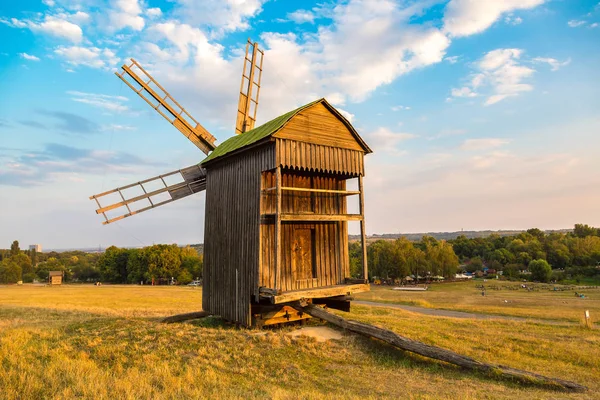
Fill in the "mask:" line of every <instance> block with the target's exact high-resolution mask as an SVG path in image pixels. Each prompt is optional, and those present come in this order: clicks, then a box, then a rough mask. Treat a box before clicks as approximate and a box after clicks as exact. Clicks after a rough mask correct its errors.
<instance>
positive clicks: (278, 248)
mask: <svg viewBox="0 0 600 400" xmlns="http://www.w3.org/2000/svg"><path fill="white" fill-rule="evenodd" d="M275 188H276V200H275V201H276V205H275V283H274V289H275V290H277V280H278V279H280V272H281V166H277V168H276V169H275Z"/></svg>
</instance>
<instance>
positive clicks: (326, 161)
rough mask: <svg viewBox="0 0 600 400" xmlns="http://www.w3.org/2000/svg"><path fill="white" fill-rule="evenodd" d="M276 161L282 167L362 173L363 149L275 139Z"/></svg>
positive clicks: (353, 173) (349, 173)
mask: <svg viewBox="0 0 600 400" xmlns="http://www.w3.org/2000/svg"><path fill="white" fill-rule="evenodd" d="M276 148H277V150H276V153H277V155H276V157H277V158H276V162H277V163H278V164H279V165H281V166H283V167H284V168H296V169H304V170H306V171H319V172H328V173H340V174H347V175H349V176H353V177H356V176H358V175H364V172H365V167H364V155H365V153H364V152H363V151H359V150H351V149H343V148H340V147H329V146H324V145H319V144H315V143H305V142H298V141H295V140H290V139H276Z"/></svg>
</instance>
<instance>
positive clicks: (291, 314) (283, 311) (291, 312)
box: [252, 305, 312, 328]
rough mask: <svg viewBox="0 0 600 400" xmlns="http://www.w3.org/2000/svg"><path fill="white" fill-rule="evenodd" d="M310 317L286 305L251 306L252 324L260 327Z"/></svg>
mask: <svg viewBox="0 0 600 400" xmlns="http://www.w3.org/2000/svg"><path fill="white" fill-rule="evenodd" d="M310 318H312V317H311V316H310V315H308V314H307V313H303V312H302V311H298V310H296V309H295V308H293V307H291V306H288V305H281V306H260V305H253V306H252V326H253V327H255V328H262V327H263V326H269V325H276V324H285V323H287V322H294V321H302V320H306V319H310Z"/></svg>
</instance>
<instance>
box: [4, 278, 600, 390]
mask: <svg viewBox="0 0 600 400" xmlns="http://www.w3.org/2000/svg"><path fill="white" fill-rule="evenodd" d="M442 286H444V285H440V290H439V293H438V294H439V295H440V299H441V298H443V297H444V295H443V293H445V297H446V298H447V300H446V301H447V302H449V303H451V302H452V300H451V298H453V297H454V298H456V299H458V300H457V301H461V300H460V298H461V296H462V295H461V291H460V290H459V289H457V288H456V287H452V286H450V285H448V286H447V291H446V292H444V290H443V288H441V287H442ZM467 290H468V288H467ZM436 291H437V289H436ZM379 292H380V290H379V289H377V290H375V291H374V292H373V295H375V294H377V293H379ZM381 292H383V290H381ZM431 293H434V291H432V292H431ZM381 295H382V296H383V294H381ZM419 295H421V293H420V294H419ZM425 295H428V292H427V293H426V294H425ZM540 299H542V298H541V297H540ZM392 300H394V299H392ZM478 300H480V299H479V298H478ZM427 301H430V300H427ZM543 301H545V299H544V300H542V302H543ZM431 304H434V303H431ZM541 306H544V307H545V305H543V304H542V305H540V307H541ZM200 308H201V290H200V289H192V288H186V287H140V286H102V287H94V286H69V285H67V286H63V287H43V286H39V287H36V286H27V285H25V286H22V287H19V286H0V365H1V368H0V388H1V389H0V398H1V399H5V398H6V399H15V398H20V399H40V398H61V399H70V398H74V397H78V398H90V399H91V398H93V399H108V398H111V399H112V398H118V399H159V398H165V399H180V398H256V397H260V398H275V399H280V398H281V399H287V398H289V399H297V398H307V399H311V398H314V399H322V398H361V399H362V398H413V399H458V398H460V399H480V398H486V399H496V398H499V399H522V398H527V399H549V398H551V399H561V398H565V399H591V398H600V381H599V379H598V376H600V358H599V357H598V354H600V331H598V330H590V329H586V328H584V327H582V326H579V325H576V324H574V325H572V326H554V325H547V324H541V323H523V322H514V321H500V320H462V319H452V318H442V317H433V316H424V315H417V314H413V313H410V312H406V311H403V310H392V309H387V308H379V307H366V306H353V311H352V312H351V313H350V314H346V313H341V312H340V315H344V316H346V317H348V318H352V319H357V320H361V321H364V322H368V323H373V324H377V325H380V326H385V327H387V328H390V329H393V330H394V331H396V332H398V333H400V334H403V335H405V336H408V337H410V338H413V339H418V340H422V341H424V342H426V343H430V344H435V345H438V346H442V347H446V348H448V349H451V350H454V351H458V352H461V353H464V354H466V355H469V356H472V357H476V358H478V359H481V360H485V361H491V362H495V363H500V364H504V365H508V366H512V367H516V368H522V369H527V370H529V371H532V372H537V373H541V374H545V375H548V376H555V377H560V378H563V379H569V380H574V381H576V382H578V383H581V384H584V385H586V386H588V387H589V388H590V391H589V392H587V393H581V394H570V393H564V392H559V391H555V390H552V389H549V388H541V387H523V386H519V385H517V384H515V383H513V382H510V381H504V380H498V379H496V378H492V377H488V376H485V375H482V374H478V373H471V372H465V371H462V370H460V369H458V368H454V367H452V366H449V365H446V364H444V363H441V362H435V361H430V360H427V359H424V358H422V357H418V356H413V355H411V354H409V353H406V352H402V351H398V350H396V349H394V348H391V347H389V346H387V345H384V344H382V343H379V342H377V341H374V340H369V339H366V338H362V337H358V336H355V335H351V334H347V335H344V337H343V339H342V340H336V341H330V342H325V343H318V342H316V341H315V340H314V339H310V338H300V339H298V340H293V339H291V338H290V337H289V336H287V335H286V333H287V332H289V331H291V330H293V329H296V328H295V327H285V328H282V329H270V330H266V331H262V332H260V331H255V330H248V329H235V328H234V327H232V326H230V325H227V324H224V323H223V322H222V321H220V320H219V319H216V318H208V319H205V320H202V321H200V322H197V323H184V324H174V325H163V324H159V323H158V322H157V319H158V317H160V316H166V315H169V314H173V313H180V312H188V311H195V310H198V309H200ZM531 308H532V309H535V307H534V306H533V305H531ZM560 313H562V311H560ZM560 313H559V314H557V315H554V316H553V317H555V318H559V317H560V315H561V314H560ZM314 323H315V324H317V322H314ZM265 332H266V333H265Z"/></svg>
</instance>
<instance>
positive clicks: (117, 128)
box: [100, 124, 137, 131]
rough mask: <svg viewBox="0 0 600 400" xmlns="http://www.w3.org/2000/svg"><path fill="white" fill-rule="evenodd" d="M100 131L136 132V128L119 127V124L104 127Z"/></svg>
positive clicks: (128, 126)
mask: <svg viewBox="0 0 600 400" xmlns="http://www.w3.org/2000/svg"><path fill="white" fill-rule="evenodd" d="M100 129H102V130H103V131H135V130H137V128H136V127H135V126H130V125H119V124H110V125H104V126H102V127H101V128H100Z"/></svg>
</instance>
